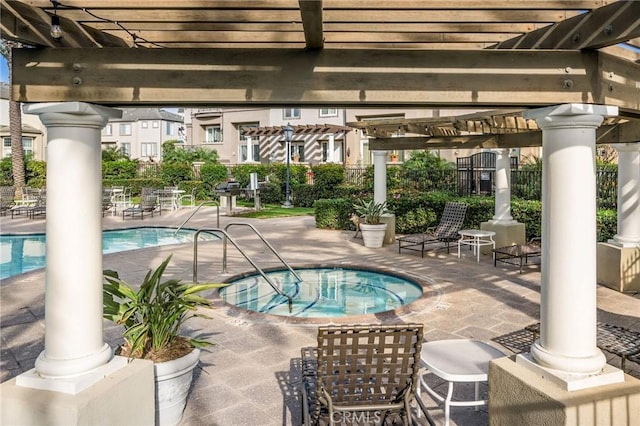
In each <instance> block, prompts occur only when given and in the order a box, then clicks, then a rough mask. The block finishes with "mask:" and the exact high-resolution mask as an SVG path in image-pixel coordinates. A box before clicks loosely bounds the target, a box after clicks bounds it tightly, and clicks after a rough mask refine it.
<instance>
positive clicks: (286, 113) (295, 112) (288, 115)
mask: <svg viewBox="0 0 640 426" xmlns="http://www.w3.org/2000/svg"><path fill="white" fill-rule="evenodd" d="M282 118H284V119H285V120H293V119H299V118H300V108H284V109H283V110H282Z"/></svg>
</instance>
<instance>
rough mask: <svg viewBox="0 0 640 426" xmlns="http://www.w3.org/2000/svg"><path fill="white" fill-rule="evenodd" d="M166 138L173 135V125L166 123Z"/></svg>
mask: <svg viewBox="0 0 640 426" xmlns="http://www.w3.org/2000/svg"><path fill="white" fill-rule="evenodd" d="M166 134H167V136H171V135H173V123H171V122H168V121H167V133H166Z"/></svg>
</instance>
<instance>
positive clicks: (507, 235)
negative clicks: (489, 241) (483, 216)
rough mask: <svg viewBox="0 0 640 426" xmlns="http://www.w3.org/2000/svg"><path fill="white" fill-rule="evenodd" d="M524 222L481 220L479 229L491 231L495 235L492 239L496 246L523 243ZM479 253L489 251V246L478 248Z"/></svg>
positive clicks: (524, 237) (524, 238)
mask: <svg viewBox="0 0 640 426" xmlns="http://www.w3.org/2000/svg"><path fill="white" fill-rule="evenodd" d="M524 228H525V225H524V223H518V222H514V223H506V224H505V223H491V222H482V223H481V224H480V229H481V230H483V231H493V232H495V233H496V235H495V236H494V237H493V240H494V241H495V242H496V248H497V247H504V246H510V245H512V244H524V243H525V242H526V236H525V235H526V234H525V231H524ZM480 253H482V254H487V253H491V247H490V246H484V247H482V249H481V250H480Z"/></svg>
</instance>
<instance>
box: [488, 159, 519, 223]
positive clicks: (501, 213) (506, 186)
mask: <svg viewBox="0 0 640 426" xmlns="http://www.w3.org/2000/svg"><path fill="white" fill-rule="evenodd" d="M492 152H495V154H496V174H495V187H496V190H495V215H494V216H493V220H491V221H489V222H490V223H492V224H503V223H504V224H511V223H515V222H516V221H515V220H513V217H512V216H511V162H510V159H509V149H507V148H500V149H495V150H492Z"/></svg>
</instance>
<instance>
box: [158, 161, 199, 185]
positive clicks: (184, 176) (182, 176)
mask: <svg viewBox="0 0 640 426" xmlns="http://www.w3.org/2000/svg"><path fill="white" fill-rule="evenodd" d="M160 177H161V179H162V180H163V181H164V183H165V185H171V186H177V185H178V184H179V183H180V182H182V181H185V180H192V179H193V169H192V168H191V165H190V164H186V163H181V164H172V163H162V166H161V167H160Z"/></svg>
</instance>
